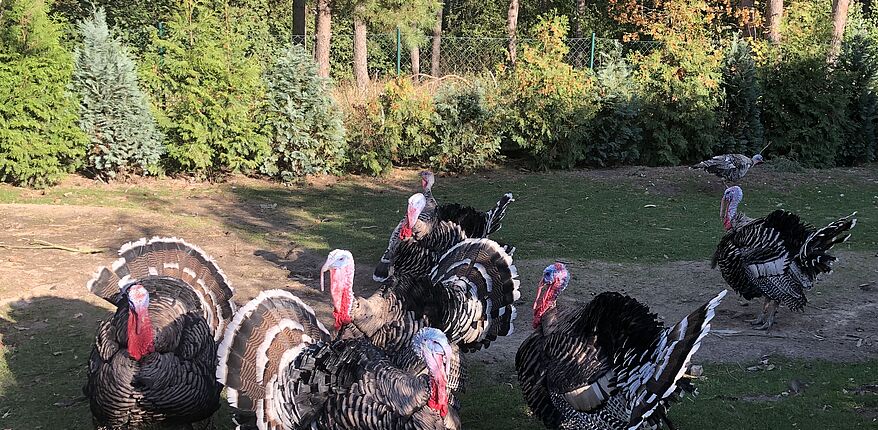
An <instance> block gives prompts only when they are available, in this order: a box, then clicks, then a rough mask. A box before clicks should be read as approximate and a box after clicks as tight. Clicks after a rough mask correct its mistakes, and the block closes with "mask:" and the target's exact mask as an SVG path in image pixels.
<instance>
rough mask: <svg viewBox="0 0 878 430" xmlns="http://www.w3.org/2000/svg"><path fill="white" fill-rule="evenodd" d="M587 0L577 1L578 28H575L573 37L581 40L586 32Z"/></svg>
mask: <svg viewBox="0 0 878 430" xmlns="http://www.w3.org/2000/svg"><path fill="white" fill-rule="evenodd" d="M584 21H585V0H576V21H575V23H576V27H574V28H573V37H576V38H581V37H583V35H584V32H585V26H584V25H583V24H584Z"/></svg>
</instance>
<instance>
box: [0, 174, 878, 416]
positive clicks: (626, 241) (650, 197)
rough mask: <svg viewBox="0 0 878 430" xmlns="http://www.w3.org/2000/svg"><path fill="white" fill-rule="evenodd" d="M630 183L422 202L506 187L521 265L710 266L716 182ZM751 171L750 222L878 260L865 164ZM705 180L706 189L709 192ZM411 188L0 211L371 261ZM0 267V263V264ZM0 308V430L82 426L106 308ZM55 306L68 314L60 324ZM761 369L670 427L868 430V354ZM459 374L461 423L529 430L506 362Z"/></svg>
mask: <svg viewBox="0 0 878 430" xmlns="http://www.w3.org/2000/svg"><path fill="white" fill-rule="evenodd" d="M627 172H629V173H630V174H629V173H626V174H612V175H610V174H603V173H602V172H600V171H599V172H551V173H527V174H525V173H518V172H508V171H501V172H493V173H489V174H486V175H478V176H471V177H466V178H437V184H436V186H435V188H434V194H435V195H436V197H437V199H439V200H440V201H456V202H462V203H467V204H471V205H473V206H476V207H478V208H481V209H487V208H489V207H490V206H492V205H493V203H494V202H495V201H496V200H497V199H498V198H499V197H500V196H501V195H502V194H503V193H504V192H506V191H512V192H514V193H515V195H516V199H517V201H516V203H514V205H513V207H512V208H511V209H510V215H509V218H508V220H507V222H505V223H504V227H503V229H502V230H501V231H500V232H499V233H498V234H497V238H498V239H499V240H502V241H505V242H509V243H512V244H514V245H516V246H517V247H518V251H517V252H516V255H515V257H516V258H517V259H520V260H524V261H527V260H533V259H542V258H573V259H580V260H603V261H608V262H634V261H637V262H639V263H650V264H652V263H655V264H663V263H665V262H667V261H683V260H685V261H690V260H691V261H696V260H697V261H703V260H707V259H709V258H710V256H711V254H712V252H713V250H714V247H715V245H716V243H717V241H718V240H719V238H720V236H721V235H722V229H721V224H720V221H719V216H718V208H719V200H720V196H721V194H722V188H723V187H722V186H721V185H719V184H718V183H717V181H716V178H713V177H711V176H707V175H705V174H698V173H695V172H688V171H686V170H685V169H676V170H671V169H643V170H642V172H643V175H645V176H641V175H640V174H639V172H640V170H637V169H629V170H628V171H627ZM751 175H752V176H748V179H752V185H746V186H744V193H745V197H744V205H743V208H742V210H743V211H745V212H746V213H748V215H750V216H753V217H758V216H763V215H765V214H767V213H768V212H770V211H772V210H774V209H777V208H785V209H789V210H792V211H794V212H796V213H798V214H799V215H800V216H801V217H802V218H803V219H804V220H806V221H808V222H811V223H813V224H825V223H828V222H830V221H832V220H834V219H837V218H838V217H841V216H844V215H848V214H850V213H851V212H853V211H858V218H859V221H860V222H859V224H858V225H857V227H856V230H855V232H854V236H853V238H852V240H851V241H849V243H846V244H843V245H841V246H839V247H838V249H841V250H850V251H862V252H869V253H874V252H875V251H876V250H878V181H876V180H875V178H878V171H876V168H875V167H874V166H873V167H871V168H868V169H860V170H856V171H853V173H851V172H850V171H846V170H845V171H843V170H829V171H808V172H807V173H804V174H782V173H777V172H771V171H770V170H769V169H768V168H766V169H763V170H761V171H755V172H754V173H752V174H751ZM827 176H831V178H827ZM708 180H709V181H710V182H711V183H712V185H710V186H708V185H706V184H707V182H708ZM747 183H748V182H747V181H745V184H747ZM416 184H417V182H416V181H415V173H414V172H407V173H404V174H402V179H401V180H385V181H374V180H365V179H344V180H340V181H338V182H333V183H331V184H329V185H327V184H320V185H318V186H304V185H294V186H290V187H284V186H280V185H276V184H270V183H266V182H261V181H253V180H241V181H237V180H236V181H233V182H230V183H223V184H215V185H209V184H196V185H192V186H188V185H180V184H177V183H175V185H173V186H170V185H169V181H156V182H152V181H145V182H144V183H142V184H139V185H137V186H127V185H124V184H115V185H110V186H95V185H89V184H84V183H82V181H80V182H79V183H66V184H62V185H61V186H59V187H55V188H52V189H48V190H45V191H34V190H23V189H19V188H13V187H9V186H6V185H0V204H2V203H24V204H47V205H76V206H101V207H111V208H120V209H124V210H125V211H135V212H136V211H146V212H151V213H159V214H163V215H166V216H167V218H168V219H172V220H176V219H182V220H185V222H186V223H190V224H191V225H193V226H198V227H200V228H207V229H222V230H228V231H231V232H232V234H234V235H237V236H238V237H240V238H241V239H242V240H244V241H246V242H248V243H259V244H272V243H280V242H283V241H286V242H294V243H297V244H300V245H302V246H304V247H306V248H308V249H310V250H314V251H316V252H320V253H325V252H326V251H328V250H330V249H332V248H336V247H345V248H347V249H350V250H351V251H353V252H354V255H356V256H358V257H357V258H361V259H362V260H364V261H365V260H368V261H374V260H377V258H378V256H379V255H380V253H381V252H382V251H383V249H384V247H385V246H386V243H387V235H388V234H389V231H390V230H391V229H392V227H393V226H394V225H395V224H396V223H397V222H398V220H399V219H400V218H401V217H402V216H403V214H404V209H405V199H406V198H407V196H408V195H410V194H411V193H412V192H414V191H416ZM131 239H135V238H134V237H132V238H131ZM193 241H195V239H193ZM3 252H4V250H0V257H2V253H3ZM3 261H4V260H3V259H2V258H0V264H3ZM109 262H110V260H107V263H109ZM36 263H37V264H38V263H39V262H36ZM0 268H2V266H0ZM585 276H587V274H586V275H585ZM77 288H81V286H77ZM3 299H4V297H0V317H2V318H0V334H2V337H0V340H2V343H0V350H2V356H0V429H15V430H24V429H38V428H41V429H56V428H68V429H84V428H88V427H89V426H90V422H91V421H90V416H89V414H88V406H87V405H86V404H85V403H83V402H75V401H74V400H75V399H76V397H77V396H79V395H80V391H79V390H80V388H81V386H82V384H83V382H84V377H85V363H86V360H87V355H88V352H89V351H90V348H91V343H92V341H93V328H94V327H96V321H97V320H98V319H101V318H104V317H106V315H107V309H106V308H104V307H100V306H95V305H94V304H93V303H94V302H86V301H82V300H76V299H71V298H69V297H67V298H52V297H41V298H39V299H37V300H34V301H32V302H31V303H29V305H28V306H26V307H20V308H19V307H15V306H14V303H9V302H8V301H4V300H3ZM530 299H531V298H527V300H530ZM61 306H65V307H66V308H67V309H70V307H71V306H72V308H73V309H75V310H74V311H73V312H71V311H69V310H67V311H66V312H64V313H60V312H59V311H58V309H59V307H61ZM520 306H521V311H522V312H524V311H526V310H527V311H529V306H530V302H529V301H523V302H522V304H521V305H520ZM76 315H79V316H76ZM83 327H87V328H88V329H87V330H86V329H83ZM517 328H518V329H520V330H528V329H529V327H527V326H522V327H517ZM510 360H512V358H510ZM772 363H773V364H774V365H775V366H776V367H774V368H773V370H770V371H769V370H764V369H763V370H757V371H749V370H747V367H749V366H753V365H755V364H757V363H756V362H755V361H754V362H752V363H741V364H737V363H731V364H730V363H715V364H707V365H706V366H705V376H706V377H705V378H704V379H703V380H701V381H699V382H698V387H699V395H698V396H697V397H696V398H695V399H694V400H693V399H686V400H685V401H684V402H682V403H681V404H678V405H676V406H675V407H674V408H673V409H672V410H671V417H672V419H673V420H674V421H675V424H677V426H678V427H679V428H681V429H701V428H712V429H726V428H728V429H740V428H754V429H755V428H765V429H785V428H798V429H808V428H813V429H825V428H836V429H847V428H850V429H854V428H868V427H870V426H876V424H875V421H874V420H875V417H876V415H878V393H876V391H878V388H876V385H878V357H876V360H872V361H867V362H861V363H839V362H832V361H803V360H789V359H777V360H776V361H775V359H772ZM470 372H471V375H472V378H471V383H470V386H469V387H468V391H467V393H466V394H465V396H464V397H463V399H462V400H463V404H464V409H463V416H462V419H463V423H464V428H468V429H500V428H521V429H530V428H541V425H540V423H538V422H536V421H534V420H533V419H532V418H530V417H529V415H528V413H527V410H526V407H525V406H524V405H523V403H522V398H521V395H520V393H519V392H518V388H517V386H516V382H515V380H516V379H515V375H514V371H513V370H512V369H511V365H510V364H509V363H495V364H492V365H486V364H483V363H481V362H478V361H474V362H473V365H472V367H471V369H470ZM792 380H799V381H802V382H803V383H805V384H803V387H804V388H803V389H802V390H801V392H800V393H799V394H795V393H793V394H790V393H789V392H788V391H789V388H788V384H789V383H790V381H792ZM785 392H787V394H784V393H785ZM218 422H219V423H221V425H220V428H231V426H230V425H229V424H228V422H227V420H226V419H225V416H221V417H220V418H219V419H218ZM873 428H874V427H873Z"/></svg>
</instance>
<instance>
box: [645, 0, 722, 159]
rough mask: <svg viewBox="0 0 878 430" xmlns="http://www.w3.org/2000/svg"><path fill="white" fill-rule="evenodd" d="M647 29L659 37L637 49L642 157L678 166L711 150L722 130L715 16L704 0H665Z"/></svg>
mask: <svg viewBox="0 0 878 430" xmlns="http://www.w3.org/2000/svg"><path fill="white" fill-rule="evenodd" d="M664 6H665V7H664V8H663V9H661V10H660V11H653V12H651V13H658V14H660V17H656V19H655V20H651V21H649V22H648V23H647V24H645V27H644V29H643V32H644V33H645V34H646V35H648V36H649V37H651V38H652V39H653V40H654V41H656V42H658V43H657V45H658V47H657V49H655V50H653V51H651V52H635V53H633V54H632V55H631V57H630V59H631V61H632V63H633V64H634V70H635V73H634V80H635V81H637V82H638V85H639V92H640V94H641V95H642V103H643V112H642V115H640V118H641V119H642V120H641V127H642V128H643V142H644V144H643V145H642V148H641V151H640V161H641V162H642V163H644V164H649V165H676V164H679V163H681V162H688V161H694V160H700V159H703V158H705V157H707V156H709V155H713V150H714V146H715V144H716V142H717V139H716V136H717V135H718V134H719V133H718V132H719V130H718V128H719V127H718V120H717V115H716V111H717V108H718V106H719V102H720V91H719V83H720V80H721V78H722V77H721V61H722V51H721V50H720V49H716V47H715V46H714V42H713V34H714V33H713V25H714V24H715V23H714V21H713V20H714V19H715V18H716V16H715V15H714V14H712V13H704V11H706V10H709V6H708V5H707V4H706V3H705V2H704V1H673V2H667V3H666V4H665V5H664Z"/></svg>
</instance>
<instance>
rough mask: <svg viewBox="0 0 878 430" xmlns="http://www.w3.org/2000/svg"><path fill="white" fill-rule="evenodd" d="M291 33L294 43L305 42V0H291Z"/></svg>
mask: <svg viewBox="0 0 878 430" xmlns="http://www.w3.org/2000/svg"><path fill="white" fill-rule="evenodd" d="M293 35H294V36H297V38H296V39H294V41H295V42H296V43H301V44H302V45H304V44H305V43H304V42H305V0H293Z"/></svg>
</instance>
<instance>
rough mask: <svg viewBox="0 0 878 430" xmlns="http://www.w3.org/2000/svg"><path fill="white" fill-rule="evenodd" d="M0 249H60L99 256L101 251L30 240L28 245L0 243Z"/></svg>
mask: <svg viewBox="0 0 878 430" xmlns="http://www.w3.org/2000/svg"><path fill="white" fill-rule="evenodd" d="M0 248H6V249H60V250H61V251H67V252H75V253H77V254H100V253H102V252H104V250H103V249H97V248H71V247H69V246H64V245H58V244H55V243H51V242H46V241H45V240H39V239H32V240H31V241H30V245H7V244H5V243H0Z"/></svg>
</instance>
